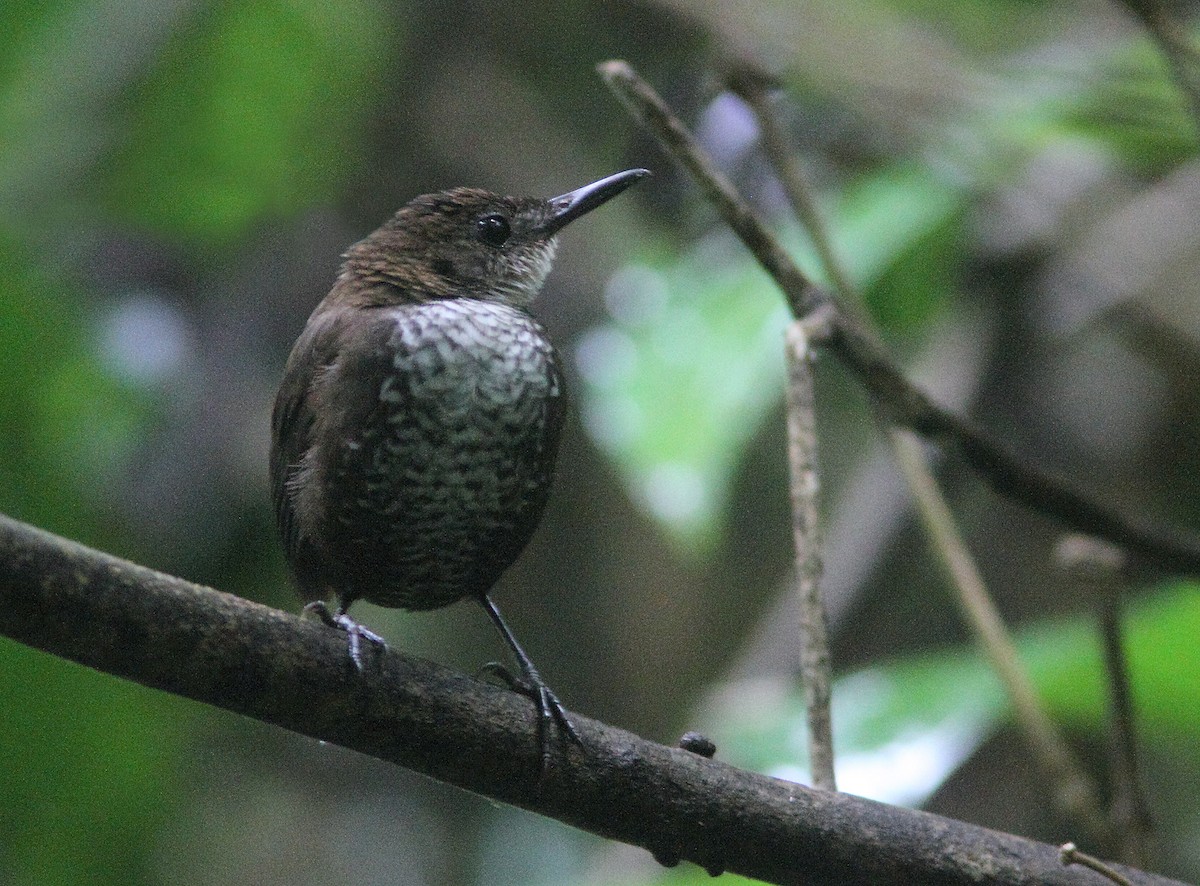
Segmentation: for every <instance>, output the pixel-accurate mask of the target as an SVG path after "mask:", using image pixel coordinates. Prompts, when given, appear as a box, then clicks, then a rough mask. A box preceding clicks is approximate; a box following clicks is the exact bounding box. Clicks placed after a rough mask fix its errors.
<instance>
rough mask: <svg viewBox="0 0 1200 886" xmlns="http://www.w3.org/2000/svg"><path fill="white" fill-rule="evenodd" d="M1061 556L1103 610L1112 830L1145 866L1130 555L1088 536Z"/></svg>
mask: <svg viewBox="0 0 1200 886" xmlns="http://www.w3.org/2000/svg"><path fill="white" fill-rule="evenodd" d="M1056 553H1057V560H1058V561H1059V562H1060V563H1061V564H1062V565H1063V567H1064V568H1065V569H1066V570H1067V571H1068V573H1069V575H1070V577H1071V579H1072V580H1073V581H1075V582H1077V583H1078V584H1079V585H1080V586H1081V587H1082V589H1083V590H1084V592H1085V593H1086V594H1087V596H1088V597H1089V598H1094V599H1095V600H1096V602H1097V607H1098V609H1099V625H1100V636H1101V640H1102V646H1103V650H1104V668H1105V672H1106V674H1107V675H1108V687H1109V699H1110V701H1109V703H1110V705H1111V709H1112V710H1111V720H1112V738H1111V769H1112V802H1111V804H1110V807H1111V812H1110V814H1109V819H1110V822H1109V823H1110V827H1111V829H1112V832H1113V833H1114V834H1116V835H1118V837H1119V844H1120V845H1119V853H1120V858H1121V860H1122V861H1124V862H1126V863H1127V864H1137V865H1142V864H1145V863H1146V862H1147V860H1148V858H1149V854H1148V844H1149V840H1150V832H1151V827H1152V824H1153V816H1152V815H1151V814H1150V804H1149V802H1148V801H1147V799H1146V794H1145V791H1144V789H1143V786H1142V780H1141V777H1140V775H1139V773H1138V752H1137V747H1138V742H1137V718H1136V716H1135V714H1134V710H1133V690H1132V688H1131V684H1130V678H1129V662H1128V659H1127V658H1126V656H1125V648H1124V643H1123V642H1122V639H1121V623H1122V618H1121V611H1122V605H1121V604H1122V600H1121V597H1122V591H1123V590H1124V584H1125V582H1124V577H1125V576H1124V572H1125V557H1124V555H1123V554H1122V553H1121V551H1120V550H1118V549H1116V548H1114V547H1113V546H1112V545H1110V544H1107V543H1106V542H1103V541H1098V540H1097V539H1094V538H1089V537H1087V536H1080V535H1075V536H1068V537H1067V538H1065V539H1063V541H1062V542H1060V543H1059V545H1058V550H1057V552H1056Z"/></svg>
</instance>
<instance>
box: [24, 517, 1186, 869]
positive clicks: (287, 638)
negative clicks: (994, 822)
mask: <svg viewBox="0 0 1200 886" xmlns="http://www.w3.org/2000/svg"><path fill="white" fill-rule="evenodd" d="M0 633H2V634H4V635H5V636H8V637H11V638H13V639H15V640H17V641H19V642H21V643H25V644H27V645H29V646H33V647H35V648H38V649H43V650H45V651H47V652H51V653H54V654H55V655H59V656H62V657H63V658H68V659H70V660H72V661H76V662H79V663H80V664H83V665H87V666H88V667H93V668H96V669H98V670H102V671H106V672H108V673H111V674H115V675H117V676H120V677H125V678H126V679H129V680H134V681H136V682H138V683H142V684H144V685H146V686H152V687H155V688H158V689H164V690H166V691H168V692H172V693H175V694H177V695H181V696H184V697H187V698H192V699H196V700H198V701H203V702H206V703H208V704H213V705H216V706H218V707H222V708H225V709H227V710H230V711H235V712H237V713H240V714H245V715H247V716H249V717H254V718H256V719H259V720H263V721H265V722H267V723H273V724H275V725H278V726H282V727H284V728H287V729H292V730H295V731H296V732H300V733H302V734H304V735H309V736H312V737H314V738H319V739H322V740H326V741H331V742H336V743H338V744H341V745H344V746H346V747H348V748H353V749H354V750H357V751H361V752H362V753H364V754H370V755H371V756H374V757H379V758H380V759H383V760H388V761H390V762H393V763H397V764H399V765H401V766H406V767H408V768H410V769H414V770H416V771H418V772H422V773H424V774H426V775H429V776H432V777H434V778H437V779H439V780H441V781H445V782H448V783H450V784H453V785H457V786H459V787H462V788H466V789H468V790H472V791H475V792H476V793H479V794H483V795H485V796H488V797H491V798H493V799H496V800H500V801H503V802H506V803H511V804H513V805H516V806H521V807H524V808H526V809H530V810H533V811H535V812H539V813H541V814H543V815H547V816H550V817H552V818H557V819H559V820H560V821H563V822H566V823H567V824H571V825H574V826H575V827H579V828H583V829H584V830H588V831H591V832H593V833H596V834H600V835H601V836H605V837H609V838H612V839H614V840H621V841H624V842H626V843H631V844H634V845H638V846H643V847H645V848H647V849H650V850H651V851H657V852H659V853H665V854H674V855H677V856H679V857H682V858H684V859H687V860H690V861H694V862H697V863H699V864H701V865H704V866H705V867H706V868H708V869H709V870H710V871H716V870H718V869H722V868H726V869H729V870H733V871H737V872H739V873H742V874H745V875H747V876H751V877H756V878H759V879H762V880H766V881H768V882H773V883H847V884H854V883H864V884H865V883H874V884H893V883H894V884H907V883H928V884H958V883H978V882H983V881H986V882H988V883H994V884H1007V883H1011V884H1017V883H1019V884H1034V883H1047V884H1056V883H1062V884H1068V883H1073V884H1087V883H1089V882H1092V878H1094V876H1095V875H1094V874H1091V873H1089V872H1086V871H1080V870H1078V869H1068V868H1064V867H1063V866H1062V864H1061V862H1060V860H1059V852H1058V850H1057V849H1056V848H1055V847H1053V846H1048V845H1045V844H1041V843H1035V842H1033V841H1030V840H1025V839H1022V838H1020V837H1014V836H1011V835H1008V834H1002V833H998V832H995V831H990V830H987V829H985V828H980V827H975V826H973V825H967V824H963V823H960V822H956V821H952V820H950V819H945V818H940V817H938V816H935V815H930V814H928V813H924V812H918V811H914V810H909V809H902V808H898V807H890V806H886V805H883V804H881V803H874V802H871V801H869V800H863V799H861V798H858V797H853V796H850V795H846V794H834V793H829V792H824V791H813V790H809V789H806V788H804V787H801V786H800V785H796V784H793V783H790V782H785V781H779V780H777V779H773V778H768V777H766V776H762V775H756V774H753V773H750V772H744V771H742V770H739V769H735V768H734V767H732V766H729V765H727V764H724V763H720V762H715V761H712V760H708V759H705V758H703V757H701V756H699V755H697V754H692V753H689V752H687V751H683V750H680V749H678V748H667V747H663V746H661V745H657V744H653V743H652V742H648V741H644V740H642V739H640V738H638V737H637V736H635V735H632V734H630V733H628V732H624V731H622V730H620V729H615V728H613V727H611V726H606V725H604V724H603V723H599V722H596V721H594V720H589V719H586V718H584V717H580V716H578V715H576V716H575V717H574V722H575V724H576V725H577V726H578V727H579V730H580V733H581V734H582V737H583V746H582V747H575V746H572V745H570V744H564V745H563V747H562V748H561V751H560V752H561V756H560V757H559V758H557V759H556V760H555V764H556V765H555V766H554V767H553V768H552V770H551V772H550V773H549V774H548V776H547V778H546V779H545V782H544V785H543V788H542V791H541V793H540V794H539V793H537V791H536V790H535V785H536V784H537V777H536V773H537V767H538V752H537V747H538V746H537V741H536V740H535V725H534V722H533V721H534V717H533V710H532V707H531V705H530V704H529V703H528V701H527V700H526V699H525V698H524V697H522V696H520V695H516V694H515V693H512V692H509V691H507V690H504V689H500V688H498V687H496V686H492V685H489V684H487V683H483V682H480V681H478V680H474V679H472V678H469V677H466V676H463V675H460V674H457V673H454V672H452V671H449V670H447V669H446V668H443V667H440V666H438V665H435V664H432V663H430V662H426V661H423V660H420V659H415V658H410V657H407V656H404V655H401V654H400V653H398V652H395V651H387V652H380V653H379V654H378V655H372V656H371V657H370V659H369V662H368V666H367V668H366V669H365V670H364V672H363V673H361V674H358V673H356V672H355V671H354V670H353V668H352V667H351V666H350V664H349V661H348V659H347V656H346V646H345V638H344V637H343V636H342V635H340V634H339V633H337V632H336V631H332V630H330V629H329V628H326V627H325V626H324V625H321V624H318V623H316V622H313V621H305V620H302V619H300V618H299V617H297V616H294V615H290V614H288V613H284V612H280V611H278V610H274V609H269V608H267V607H265V606H260V605H258V604H256V603H251V602H249V601H247V600H242V599H240V598H238V597H234V596H232V595H230V594H224V593H221V592H218V591H214V590H210V589H208V588H203V587H200V586H198V585H193V584H190V583H188V582H185V581H183V580H182V579H179V578H174V577H172V576H169V575H163V574H162V573H158V572H154V571H153V570H150V569H146V568H145V567H142V566H137V565H135V564H133V563H129V562H127V561H125V560H120V559H118V558H116V557H112V556H109V555H107V554H102V553H99V552H97V551H93V550H90V549H88V548H85V547H83V546H82V545H79V544H76V543H75V542H71V541H68V540H66V539H63V538H59V537H58V536H55V535H51V534H49V533H47V532H43V531H41V530H38V529H35V528H33V527H31V526H27V525H25V524H23V523H19V522H17V521H15V520H11V519H9V518H7V517H3V516H0ZM1120 870H1121V871H1122V873H1124V874H1125V875H1126V876H1128V877H1129V878H1130V879H1131V881H1132V882H1134V883H1140V884H1168V883H1173V882H1174V881H1171V880H1167V879H1165V878H1162V877H1156V876H1153V875H1150V874H1145V873H1141V872H1138V871H1133V870H1130V869H1126V868H1121V869H1120Z"/></svg>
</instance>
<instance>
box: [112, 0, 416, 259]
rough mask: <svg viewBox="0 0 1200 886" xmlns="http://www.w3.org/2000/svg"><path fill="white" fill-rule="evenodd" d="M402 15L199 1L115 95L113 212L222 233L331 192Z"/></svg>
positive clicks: (221, 239)
mask: <svg viewBox="0 0 1200 886" xmlns="http://www.w3.org/2000/svg"><path fill="white" fill-rule="evenodd" d="M397 20H398V19H395V18H391V17H388V16H385V15H384V10H383V9H382V8H380V7H378V6H377V5H376V4H374V3H371V2H367V0H363V2H352V3H339V4H338V5H337V6H336V7H334V6H330V5H329V4H327V3H321V2H317V0H276V2H266V3H221V4H216V5H213V6H211V7H209V8H207V9H203V10H200V11H199V12H198V13H197V14H195V15H194V16H193V17H191V19H190V20H189V21H188V22H187V27H186V28H184V29H181V30H180V31H179V32H178V33H176V34H174V35H172V37H171V39H170V40H169V41H168V42H167V43H166V45H164V46H163V47H162V50H161V53H160V55H159V57H158V58H157V59H156V60H155V67H154V69H153V70H152V71H149V72H148V75H147V76H146V77H145V78H144V79H141V80H139V81H138V82H137V84H136V88H135V89H131V90H130V91H129V94H128V96H127V98H126V99H125V101H124V102H122V104H123V105H124V107H122V108H121V113H122V115H123V116H125V117H126V120H125V121H124V123H123V129H125V131H127V132H128V133H130V134H131V135H132V136H133V138H131V139H129V140H128V141H127V142H126V143H125V144H123V145H121V146H120V148H119V149H118V150H117V151H116V153H115V156H113V157H112V158H111V159H110V160H109V161H107V162H106V164H105V165H104V167H102V168H101V175H102V176H103V178H104V179H105V180H106V186H107V187H106V191H107V199H106V202H107V204H108V209H109V211H110V212H111V213H112V214H113V216H114V217H115V218H123V219H127V220H129V221H130V222H133V223H135V224H138V225H141V226H144V227H146V228H147V229H149V230H152V231H156V232H158V233H161V234H164V235H169V236H171V237H176V238H179V239H180V240H181V241H182V242H184V243H191V244H196V243H215V244H217V245H220V244H227V243H228V242H229V241H230V240H232V239H235V238H237V237H241V236H244V235H245V233H246V230H247V228H248V227H249V226H250V225H252V224H258V223H262V222H263V221H265V220H266V219H268V218H272V217H274V218H285V217H287V216H289V215H292V214H295V213H297V212H299V211H301V210H303V209H305V208H307V207H309V206H312V205H314V204H316V203H318V202H320V201H322V200H327V199H329V198H330V197H332V196H333V195H334V193H336V188H337V186H338V185H339V184H340V183H341V180H342V179H343V178H344V177H345V175H346V174H347V172H349V171H350V169H351V168H352V167H351V164H352V163H353V162H354V160H355V157H356V154H355V152H354V151H353V150H351V149H352V147H353V145H354V142H355V140H356V138H357V137H359V135H358V134H359V132H360V129H361V127H362V125H363V123H364V122H365V119H366V118H367V116H368V115H369V113H370V110H371V109H370V106H369V105H368V104H367V102H366V100H365V99H366V96H368V95H370V94H371V92H372V91H373V86H374V84H375V82H376V81H377V80H378V78H379V77H380V76H382V71H383V63H384V60H385V54H384V53H385V50H389V49H391V48H392V47H391V46H389V45H388V44H389V38H391V37H392V35H391V34H390V33H389V32H390V31H391V30H392V24H393V23H394V22H396V21H397ZM110 164H111V165H110ZM105 167H107V168H105Z"/></svg>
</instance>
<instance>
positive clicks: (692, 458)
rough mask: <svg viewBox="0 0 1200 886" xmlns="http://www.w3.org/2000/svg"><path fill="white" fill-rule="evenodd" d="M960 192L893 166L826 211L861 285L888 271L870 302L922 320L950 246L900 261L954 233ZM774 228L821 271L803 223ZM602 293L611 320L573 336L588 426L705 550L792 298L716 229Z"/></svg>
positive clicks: (913, 321)
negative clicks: (938, 257) (577, 338)
mask: <svg viewBox="0 0 1200 886" xmlns="http://www.w3.org/2000/svg"><path fill="white" fill-rule="evenodd" d="M962 198H963V195H962V193H961V192H960V191H959V190H958V189H956V188H955V187H953V186H951V185H948V184H946V183H944V182H940V181H938V180H936V179H934V178H933V177H931V176H930V175H928V173H925V172H922V171H920V170H916V169H911V168H905V169H893V170H887V171H884V172H881V173H879V174H876V175H872V176H868V177H867V178H865V179H863V180H862V181H861V182H859V183H858V184H857V185H856V186H855V187H852V188H849V189H848V190H847V191H846V192H845V194H844V195H842V196H841V197H840V199H838V200H837V202H836V204H835V205H834V206H833V208H832V210H831V211H830V212H829V213H828V215H829V218H830V219H831V230H832V232H833V238H834V243H835V248H836V250H837V252H838V254H839V255H841V256H844V261H845V265H846V267H847V269H848V271H849V273H850V275H851V276H852V277H853V278H854V279H855V280H857V281H858V282H859V283H860V285H864V286H870V285H871V284H873V283H881V282H882V280H883V278H884V277H885V275H887V280H888V285H887V286H886V287H884V286H882V285H881V286H880V288H879V289H878V290H877V292H878V293H879V294H880V295H879V296H877V297H875V298H873V301H872V303H873V304H876V305H877V306H878V313H879V314H880V315H881V317H883V318H884V319H886V320H887V321H888V323H889V324H890V325H892V326H893V327H897V328H900V329H903V330H910V329H913V328H920V327H921V326H922V325H923V324H924V322H925V321H926V320H927V318H928V317H929V315H930V313H931V312H933V311H935V310H936V309H937V308H938V306H939V305H940V304H941V297H943V296H944V295H945V294H946V292H947V291H948V286H949V284H948V282H947V281H948V279H949V275H950V274H951V272H952V269H953V265H952V262H951V261H950V260H949V256H947V258H946V260H945V261H944V262H940V263H935V262H930V261H929V260H928V258H927V257H926V258H925V259H924V260H916V259H914V260H911V261H909V262H908V264H906V265H902V260H906V259H908V257H909V256H912V255H914V254H915V251H916V249H917V247H918V246H922V245H924V244H926V243H927V242H928V241H929V239H931V238H932V237H933V236H934V235H935V234H937V235H938V236H939V237H940V238H941V239H943V240H945V241H946V242H953V241H952V239H951V238H950V236H949V234H950V232H951V231H952V230H953V227H954V221H955V219H956V218H957V217H958V214H959V211H960V210H961V207H962ZM781 237H782V239H783V240H784V243H785V245H787V246H788V248H789V249H790V250H791V251H792V253H793V255H795V257H796V260H797V261H798V262H799V263H800V265H801V266H802V267H803V268H804V269H805V270H806V272H807V273H809V274H810V275H811V276H813V277H814V278H815V279H817V280H823V279H824V275H823V274H822V273H820V269H819V267H818V266H817V262H816V258H815V253H814V250H813V249H812V247H811V244H809V243H808V242H807V240H806V239H805V238H804V237H803V235H802V233H801V232H800V230H799V229H798V228H796V227H795V226H790V227H785V228H784V229H783V230H782V231H781ZM903 268H908V270H907V271H905V270H903ZM918 270H919V272H917V271H918ZM889 271H892V272H893V273H890V274H889ZM605 301H606V303H607V306H608V309H609V314H610V317H611V319H610V320H609V321H608V322H607V323H605V324H603V325H601V326H599V327H597V328H595V329H593V330H592V331H591V332H589V333H588V334H587V335H586V336H585V338H584V339H583V340H582V341H581V342H580V344H579V346H578V348H577V357H578V362H579V366H580V370H581V372H582V374H583V377H584V380H585V386H584V413H585V420H586V421H587V426H588V429H589V430H590V432H591V434H592V436H593V438H594V439H596V440H597V442H598V443H599V444H600V445H601V446H602V447H603V448H604V449H605V450H606V451H607V452H608V453H609V455H610V456H611V457H612V458H613V459H614V461H615V462H616V463H617V465H618V466H619V467H620V469H621V471H622V473H623V475H624V476H625V479H626V482H627V484H628V485H629V487H630V489H631V492H632V495H633V497H634V499H635V500H636V501H638V502H639V503H641V504H642V505H643V506H644V507H645V508H646V509H647V510H648V511H649V512H650V513H651V514H653V515H654V516H655V517H657V518H658V519H659V520H660V521H661V523H662V524H663V526H664V527H666V528H667V530H668V531H669V532H670V533H671V535H672V537H673V538H674V539H675V540H676V541H677V542H679V543H680V544H681V546H682V547H683V548H684V549H685V550H688V551H691V552H693V553H695V552H699V551H703V550H706V549H708V548H709V547H710V546H711V545H712V543H713V542H714V541H715V540H716V537H717V533H718V532H719V530H720V528H721V527H720V524H719V519H720V515H722V514H723V513H724V512H725V509H726V503H727V498H728V494H729V484H730V482H731V479H732V477H733V473H734V471H735V469H736V468H737V465H738V463H739V461H740V459H741V457H742V452H743V450H744V449H745V447H746V445H747V444H748V443H749V442H750V440H752V439H753V437H754V435H755V434H756V433H757V432H758V428H759V425H760V424H761V422H762V419H763V417H764V416H765V415H766V414H767V413H768V412H769V410H771V409H772V408H773V407H774V406H775V404H776V403H777V402H778V401H779V399H780V398H781V397H782V393H783V389H782V376H783V356H782V348H783V344H782V331H783V329H784V327H785V325H786V323H787V322H788V313H787V310H786V308H785V306H784V305H783V301H782V298H781V297H780V295H779V293H778V291H777V290H776V289H775V287H774V285H773V284H772V283H771V281H770V280H769V278H768V277H767V276H766V274H765V273H764V272H763V271H761V270H760V269H759V268H758V266H757V264H755V263H754V261H753V260H752V259H751V258H750V256H749V254H748V253H747V252H746V251H745V250H744V249H743V248H742V247H741V246H740V244H738V243H736V242H734V241H733V239H732V237H731V236H730V235H726V234H725V233H723V232H718V233H715V234H712V235H710V236H709V237H707V238H705V239H704V240H703V241H701V242H700V243H699V244H698V245H697V246H696V247H695V248H694V249H692V250H690V251H689V252H688V253H686V254H685V255H683V256H682V257H674V256H672V255H669V254H666V253H658V254H648V255H646V256H644V257H643V259H642V261H641V263H640V264H638V265H636V266H630V267H627V268H625V269H624V270H622V271H620V272H618V273H617V274H616V275H615V276H614V277H613V279H612V280H611V281H610V283H609V285H608V288H607V290H606V295H605Z"/></svg>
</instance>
